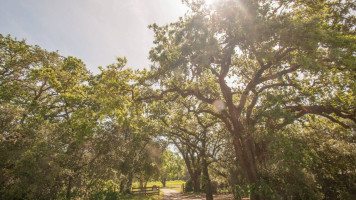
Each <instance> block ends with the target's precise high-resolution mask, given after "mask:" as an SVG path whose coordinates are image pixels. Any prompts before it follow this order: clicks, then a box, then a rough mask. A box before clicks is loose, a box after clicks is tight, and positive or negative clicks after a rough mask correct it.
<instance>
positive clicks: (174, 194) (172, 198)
mask: <svg viewBox="0 0 356 200" xmlns="http://www.w3.org/2000/svg"><path fill="white" fill-rule="evenodd" d="M161 191H162V192H163V194H164V195H163V198H162V199H161V200H178V199H182V197H181V195H180V193H179V192H178V191H176V190H171V189H161Z"/></svg>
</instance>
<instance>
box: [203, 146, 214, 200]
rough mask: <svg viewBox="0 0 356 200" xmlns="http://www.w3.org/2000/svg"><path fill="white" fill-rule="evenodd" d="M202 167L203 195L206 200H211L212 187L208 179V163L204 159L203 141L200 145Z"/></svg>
mask: <svg viewBox="0 0 356 200" xmlns="http://www.w3.org/2000/svg"><path fill="white" fill-rule="evenodd" d="M202 144H203V145H202V165H203V177H204V178H203V180H204V184H205V188H204V189H205V195H206V200H213V199H214V197H213V188H212V187H213V186H212V184H211V180H210V177H209V171H208V162H207V160H206V159H207V158H206V153H205V148H206V147H205V141H203V143H202Z"/></svg>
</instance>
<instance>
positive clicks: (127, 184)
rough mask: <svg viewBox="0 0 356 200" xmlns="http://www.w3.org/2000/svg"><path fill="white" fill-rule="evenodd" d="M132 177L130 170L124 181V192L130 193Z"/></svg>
mask: <svg viewBox="0 0 356 200" xmlns="http://www.w3.org/2000/svg"><path fill="white" fill-rule="evenodd" d="M132 179H133V174H132V172H130V173H129V176H128V179H127V182H126V190H125V192H126V193H131V187H132Z"/></svg>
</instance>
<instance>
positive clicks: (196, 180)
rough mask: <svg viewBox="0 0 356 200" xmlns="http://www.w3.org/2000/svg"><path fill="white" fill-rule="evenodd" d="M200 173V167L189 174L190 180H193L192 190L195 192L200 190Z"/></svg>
mask: <svg viewBox="0 0 356 200" xmlns="http://www.w3.org/2000/svg"><path fill="white" fill-rule="evenodd" d="M200 174H201V169H197V170H196V171H195V172H194V174H193V176H191V179H192V182H193V191H194V192H195V193H198V192H200V180H199V179H200Z"/></svg>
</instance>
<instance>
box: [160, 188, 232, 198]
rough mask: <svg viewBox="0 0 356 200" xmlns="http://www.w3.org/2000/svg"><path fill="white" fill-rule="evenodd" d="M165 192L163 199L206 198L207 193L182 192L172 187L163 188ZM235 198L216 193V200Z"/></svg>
mask: <svg viewBox="0 0 356 200" xmlns="http://www.w3.org/2000/svg"><path fill="white" fill-rule="evenodd" d="M161 191H162V192H163V194H164V195H163V198H162V199H161V200H180V199H185V200H188V199H189V200H204V199H205V195H201V194H180V193H179V192H178V191H176V190H171V189H161ZM230 199H233V198H232V195H219V196H217V195H214V200H230Z"/></svg>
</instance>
